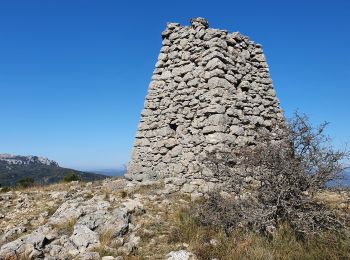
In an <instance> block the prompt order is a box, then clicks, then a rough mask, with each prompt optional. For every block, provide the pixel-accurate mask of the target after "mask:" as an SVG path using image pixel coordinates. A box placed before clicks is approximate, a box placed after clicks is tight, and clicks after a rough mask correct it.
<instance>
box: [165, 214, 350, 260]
mask: <svg viewBox="0 0 350 260" xmlns="http://www.w3.org/2000/svg"><path fill="white" fill-rule="evenodd" d="M175 223H176V226H175V228H174V229H173V230H172V232H171V233H170V234H169V236H168V242H169V243H179V242H181V243H188V244H189V245H190V251H192V252H193V253H194V254H196V255H197V257H198V259H213V258H217V259H220V260H235V259H252V260H253V259H254V260H256V259H281V260H283V259H325V260H326V259H334V260H335V259H350V234H345V233H342V234H340V233H338V234H334V233H333V234H332V233H322V234H318V235H313V236H308V237H306V238H304V239H303V240H301V239H299V238H298V237H297V236H296V235H295V234H294V233H293V231H292V229H291V228H290V227H289V226H288V225H282V226H280V227H279V228H278V229H277V231H276V232H275V233H274V235H272V236H271V237H266V236H263V235H259V234H256V233H253V232H243V231H241V230H234V231H233V232H232V233H231V234H229V235H226V234H225V233H224V232H223V230H220V229H218V228H216V227H205V226H201V225H200V224H199V222H198V221H197V220H196V218H194V217H193V216H192V213H191V211H190V210H189V209H188V208H183V209H180V210H179V211H178V212H177V213H176V218H175Z"/></svg>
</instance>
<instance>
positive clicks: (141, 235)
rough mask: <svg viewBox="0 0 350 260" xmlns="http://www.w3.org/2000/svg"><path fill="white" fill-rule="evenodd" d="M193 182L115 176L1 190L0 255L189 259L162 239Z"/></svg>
mask: <svg viewBox="0 0 350 260" xmlns="http://www.w3.org/2000/svg"><path fill="white" fill-rule="evenodd" d="M196 185H197V186H196ZM200 185H202V186H200ZM198 187H201V189H202V190H204V189H208V187H207V186H205V185H204V184H203V183H201V182H200V181H197V182H196V181H195V182H194V183H193V184H185V183H184V181H182V180H181V179H168V180H166V181H165V182H143V183H142V184H141V183H137V182H131V181H127V180H125V179H115V180H105V181H102V182H101V181H97V182H93V183H91V182H90V183H79V182H72V183H69V184H57V185H51V186H44V187H36V188H30V189H26V190H20V191H9V192H6V193H0V204H1V207H0V246H1V247H0V259H1V260H3V259H6V260H10V259H47V260H49V259H50V260H54V259H105V260H107V259H192V258H194V256H192V254H191V253H189V252H187V251H186V247H187V246H188V245H186V244H171V243H168V241H167V239H166V237H167V235H168V234H169V232H170V231H171V229H172V221H171V218H172V217H173V215H172V213H173V212H174V209H178V208H180V207H182V206H184V205H186V204H188V203H189V202H190V201H191V200H193V199H196V198H199V197H201V196H202V195H203V194H202V193H201V192H198V191H195V190H198ZM195 188H196V189H195ZM180 190H181V192H179V191H180Z"/></svg>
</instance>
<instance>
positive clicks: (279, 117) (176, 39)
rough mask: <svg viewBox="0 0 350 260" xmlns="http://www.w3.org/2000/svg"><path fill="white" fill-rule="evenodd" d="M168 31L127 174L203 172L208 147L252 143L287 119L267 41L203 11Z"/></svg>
mask: <svg viewBox="0 0 350 260" xmlns="http://www.w3.org/2000/svg"><path fill="white" fill-rule="evenodd" d="M162 39H163V41H162V47H161V50H160V54H159V56H158V61H157V63H156V66H155V67H156V68H155V70H154V72H153V76H152V81H151V83H150V85H149V89H148V94H147V96H146V100H145V103H144V109H143V111H142V113H141V120H140V124H139V126H138V131H137V134H136V140H135V143H134V147H133V152H132V160H131V162H130V163H129V166H128V174H127V175H126V176H127V177H128V178H130V179H134V180H145V179H159V178H164V177H172V176H181V177H184V178H189V179H192V178H197V177H199V176H201V175H202V174H203V172H202V168H201V163H200V162H201V158H203V156H204V157H205V156H206V154H208V153H212V152H216V151H230V150H232V149H238V148H239V147H242V146H245V145H253V144H254V142H255V140H256V138H257V137H258V136H259V135H260V134H262V133H264V134H266V133H269V132H271V130H272V127H273V126H274V125H276V124H279V123H281V122H283V121H284V117H283V111H282V110H281V109H280V107H279V101H278V100H277V98H276V95H275V91H274V88H273V85H272V81H271V79H270V75H269V69H268V66H267V63H266V60H265V57H264V54H263V51H262V48H261V45H259V44H256V43H254V42H253V41H251V40H250V39H249V38H248V37H246V36H243V35H241V34H240V33H238V32H234V33H228V32H227V31H225V30H219V29H211V28H208V22H207V21H206V20H205V19H203V18H195V19H191V25H190V26H181V25H180V24H178V23H169V24H167V27H166V29H165V31H164V32H163V33H162Z"/></svg>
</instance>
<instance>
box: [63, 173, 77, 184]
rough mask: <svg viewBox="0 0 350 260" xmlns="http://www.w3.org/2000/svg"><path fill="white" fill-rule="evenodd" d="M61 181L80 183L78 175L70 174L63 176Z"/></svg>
mask: <svg viewBox="0 0 350 260" xmlns="http://www.w3.org/2000/svg"><path fill="white" fill-rule="evenodd" d="M61 181H62V182H72V181H81V177H80V176H79V175H78V174H76V173H74V172H71V173H68V174H66V175H64V176H63V178H62V180H61Z"/></svg>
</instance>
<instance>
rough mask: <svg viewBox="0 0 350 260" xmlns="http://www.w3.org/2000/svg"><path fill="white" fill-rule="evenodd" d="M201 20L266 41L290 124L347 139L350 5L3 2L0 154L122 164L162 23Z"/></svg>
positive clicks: (85, 164) (84, 165)
mask: <svg viewBox="0 0 350 260" xmlns="http://www.w3.org/2000/svg"><path fill="white" fill-rule="evenodd" d="M198 16H202V17H205V18H207V19H208V20H209V24H210V26H211V27H213V28H220V29H227V30H229V31H240V32H241V33H243V34H245V35H248V36H249V37H250V38H251V39H252V40H254V41H256V42H258V43H261V44H262V45H263V48H264V52H265V55H266V57H267V61H268V64H269V66H270V72H271V76H272V79H273V82H274V85H275V88H276V91H277V95H278V97H279V99H280V101H281V105H282V107H283V109H284V110H285V112H286V116H287V117H289V116H290V115H291V114H292V113H293V111H295V110H296V109H299V111H300V112H304V113H306V114H308V115H309V116H310V118H311V119H312V121H313V122H314V123H320V122H322V121H329V122H330V123H331V125H330V127H329V129H328V133H329V134H330V135H331V136H332V137H333V139H334V143H335V145H336V146H338V147H341V146H343V144H344V143H346V142H348V143H349V142H350V116H349V113H350V107H349V101H350V29H349V28H350V1H346V0H343V1H340V0H334V1H322V0H318V1H301V0H296V1H280V0H275V1H272V0H270V1H269V0H266V1H258V0H251V1H232V0H231V1H203V0H202V1H189V0H187V1H184V0H178V1H170V2H167V1H116V0H113V1H112V0H103V1H101V0H95V1H92V0H80V1H79V0H69V1H68V0H50V1H47V0H42V1H38V0H31V1H17V0H11V1H1V2H0V39H1V40H0V111H1V124H0V153H14V154H23V155H28V154H34V155H41V156H47V157H49V158H51V159H54V160H56V161H58V162H59V163H60V164H61V165H62V166H66V167H73V168H79V169H101V168H114V167H116V166H117V165H122V164H124V163H126V162H127V161H128V160H129V157H130V153H131V147H132V143H133V138H134V135H135V132H136V128H137V124H138V120H139V115H140V112H141V109H142V106H143V102H144V97H145V95H146V92H147V87H148V84H149V81H150V77H151V74H152V71H153V68H154V64H155V62H156V58H157V56H158V52H159V49H160V46H161V36H160V35H161V32H162V30H163V29H164V28H165V25H166V23H167V22H179V23H181V24H185V25H187V24H188V23H189V22H188V21H189V19H190V18H191V17H198Z"/></svg>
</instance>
